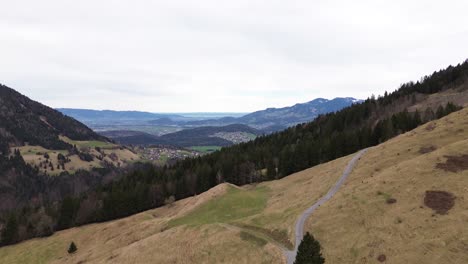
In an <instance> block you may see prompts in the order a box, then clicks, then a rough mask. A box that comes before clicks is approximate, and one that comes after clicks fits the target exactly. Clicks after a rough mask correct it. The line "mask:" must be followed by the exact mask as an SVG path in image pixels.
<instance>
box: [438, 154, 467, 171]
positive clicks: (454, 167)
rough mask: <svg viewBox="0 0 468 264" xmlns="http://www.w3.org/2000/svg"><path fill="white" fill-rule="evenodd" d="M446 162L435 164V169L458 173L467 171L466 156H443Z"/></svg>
mask: <svg viewBox="0 0 468 264" xmlns="http://www.w3.org/2000/svg"><path fill="white" fill-rule="evenodd" d="M445 157H446V158H447V161H446V162H444V163H437V165H436V168H438V169H441V170H445V171H450V172H458V171H464V170H468V155H467V154H464V155H460V156H445Z"/></svg>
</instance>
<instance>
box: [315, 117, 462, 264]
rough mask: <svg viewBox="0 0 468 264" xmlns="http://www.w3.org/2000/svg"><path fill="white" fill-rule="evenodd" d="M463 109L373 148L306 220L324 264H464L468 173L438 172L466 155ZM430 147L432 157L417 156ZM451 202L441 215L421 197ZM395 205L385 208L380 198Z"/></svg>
mask: <svg viewBox="0 0 468 264" xmlns="http://www.w3.org/2000/svg"><path fill="white" fill-rule="evenodd" d="M467 120H468V109H464V110H462V111H460V112H457V113H454V114H452V115H450V116H448V117H446V118H444V119H442V120H439V121H437V126H434V129H433V130H432V131H428V130H426V129H425V126H423V127H420V128H417V129H416V130H415V131H411V132H409V133H406V134H404V135H401V136H399V137H397V138H394V139H392V140H390V141H388V142H386V143H384V144H382V145H380V146H377V147H375V148H372V149H370V150H369V151H368V153H367V154H366V155H364V156H363V158H362V160H361V161H360V162H359V163H358V164H357V167H356V168H355V170H354V171H353V173H352V174H351V175H350V178H349V179H348V183H347V185H346V186H344V187H343V188H342V189H341V190H340V191H339V192H338V193H337V194H336V196H335V197H334V198H333V199H332V200H330V201H329V202H328V203H326V204H325V205H323V206H322V207H321V208H320V209H318V211H317V212H316V213H315V214H314V215H313V216H312V217H311V218H310V219H309V221H308V223H307V230H308V231H311V232H312V233H313V234H314V235H315V236H316V238H317V239H318V240H320V241H321V244H322V246H323V247H324V253H325V258H326V259H327V262H329V263H376V261H377V258H378V256H379V255H381V254H384V255H385V256H386V263H468V254H467V252H468V229H467V228H466V223H467V222H468V214H467V213H466V212H467V209H468V204H467V203H466V202H465V199H466V198H465V197H466V195H467V193H468V188H467V187H466V186H468V171H459V172H456V173H452V172H446V171H444V170H441V169H438V168H436V164H437V163H439V162H441V161H444V160H445V159H446V158H444V157H445V156H451V155H452V156H460V155H462V154H465V153H468V135H467V133H465V132H463V131H467V130H466V129H468V122H467ZM428 145H435V147H436V148H437V149H436V150H434V151H433V152H430V153H427V154H421V153H420V152H419V150H420V149H421V148H422V147H425V146H428ZM428 190H439V191H446V192H450V193H453V194H454V195H455V196H456V197H457V198H456V200H455V204H454V206H453V208H452V209H450V211H448V213H447V214H446V215H435V214H434V213H433V210H432V209H430V208H428V207H425V206H424V197H425V193H426V191H428ZM377 193H384V194H387V195H389V196H390V195H391V196H392V197H394V198H396V199H397V200H398V202H397V203H395V204H392V205H388V204H386V203H385V199H384V198H383V197H382V195H377Z"/></svg>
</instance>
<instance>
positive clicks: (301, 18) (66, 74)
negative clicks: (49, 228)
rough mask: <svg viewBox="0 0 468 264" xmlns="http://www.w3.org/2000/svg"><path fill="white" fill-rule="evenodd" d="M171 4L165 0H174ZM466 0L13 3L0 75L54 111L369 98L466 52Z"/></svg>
mask: <svg viewBox="0 0 468 264" xmlns="http://www.w3.org/2000/svg"><path fill="white" fill-rule="evenodd" d="M165 2H166V3H165ZM466 10H468V2H467V1H431V0H429V1H420V0H417V1H410V2H409V1H401V0H394V1H379V0H372V1H370V0H369V1H297V0H292V1H274V0H273V1H271V0H270V1H253V0H250V1H244V0H239V1H220V0H216V1H215V0H204V1H188V0H185V1H184V0H180V1H111V0H102V1H89V0H84V1H64V0H60V1H59V0H55V1H32V0H30V1H22V0H17V1H10V2H9V3H4V4H2V8H1V9H0V32H1V34H0V72H1V73H2V76H1V79H0V82H2V83H4V84H6V85H9V86H11V87H13V88H15V89H17V90H19V91H20V92H22V93H25V94H26V95H28V96H30V97H32V98H33V99H35V100H39V101H41V102H43V103H45V104H47V105H50V106H53V107H75V108H93V109H117V110H124V109H126V110H129V109H132V110H146V111H152V112H200V111H209V112H213V111H222V112H226V111H233V112H249V111H254V110H258V109H262V108H266V107H280V106H286V105H292V104H295V103H298V102H305V101H309V100H312V99H314V98H316V97H326V98H332V97H337V96H343V97H344V96H353V97H358V98H366V97H368V96H370V95H371V94H382V93H383V92H384V91H385V90H388V91H391V90H394V89H396V88H397V87H398V86H399V84H401V83H403V82H406V81H409V80H417V79H419V78H420V77H422V76H423V75H425V74H429V73H431V72H433V71H434V70H437V69H440V68H443V67H446V66H448V65H449V64H456V63H459V62H462V61H464V60H465V59H466V58H467V57H468V54H467V48H466V47H468V23H466Z"/></svg>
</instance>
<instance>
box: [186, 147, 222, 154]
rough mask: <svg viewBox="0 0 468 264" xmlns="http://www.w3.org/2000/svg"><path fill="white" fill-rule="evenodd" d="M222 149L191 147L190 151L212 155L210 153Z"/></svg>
mask: <svg viewBox="0 0 468 264" xmlns="http://www.w3.org/2000/svg"><path fill="white" fill-rule="evenodd" d="M221 148H222V147H220V146H193V147H190V148H189V149H191V150H195V151H198V152H202V153H210V152H214V151H217V150H220V149H221Z"/></svg>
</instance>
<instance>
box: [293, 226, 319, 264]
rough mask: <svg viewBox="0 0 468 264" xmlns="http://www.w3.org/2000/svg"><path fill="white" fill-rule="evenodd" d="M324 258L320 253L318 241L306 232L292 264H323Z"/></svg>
mask: <svg viewBox="0 0 468 264" xmlns="http://www.w3.org/2000/svg"><path fill="white" fill-rule="evenodd" d="M323 263H325V259H324V258H323V257H322V254H321V253H320V243H319V242H318V241H317V240H315V238H314V237H313V236H312V235H311V234H309V232H307V233H306V234H305V235H304V238H303V239H302V241H301V244H300V245H299V248H298V250H297V256H296V261H294V264H323Z"/></svg>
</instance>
